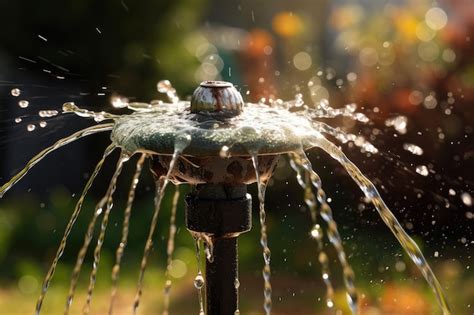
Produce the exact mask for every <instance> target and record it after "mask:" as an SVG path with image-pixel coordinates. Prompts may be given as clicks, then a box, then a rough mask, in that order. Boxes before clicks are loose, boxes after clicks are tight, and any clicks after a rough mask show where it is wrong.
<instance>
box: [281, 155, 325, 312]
mask: <svg viewBox="0 0 474 315" xmlns="http://www.w3.org/2000/svg"><path fill="white" fill-rule="evenodd" d="M290 165H291V167H292V168H293V169H294V170H295V172H296V174H297V175H296V178H297V181H298V183H299V185H300V186H301V187H302V188H303V190H304V200H305V203H306V205H307V206H308V208H309V211H310V215H311V220H312V224H313V228H312V230H311V236H312V237H314V238H315V239H316V242H317V244H318V253H319V254H318V261H319V263H320V264H321V277H322V279H323V282H324V284H325V285H326V305H327V306H328V307H332V306H333V305H334V288H333V285H332V281H331V274H330V270H329V260H328V256H327V254H326V252H325V251H324V244H323V236H324V235H323V234H324V231H323V229H322V227H321V226H320V225H319V224H318V221H317V216H318V210H317V201H316V196H315V195H314V193H313V190H312V189H311V184H310V180H311V179H310V177H309V175H308V173H307V172H306V171H305V169H304V168H303V166H302V165H301V159H300V158H299V156H298V155H297V154H294V153H291V154H290Z"/></svg>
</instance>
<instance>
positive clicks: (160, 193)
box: [133, 148, 184, 314]
mask: <svg viewBox="0 0 474 315" xmlns="http://www.w3.org/2000/svg"><path fill="white" fill-rule="evenodd" d="M183 149H184V148H183ZM181 152H182V149H175V152H174V154H173V157H172V159H171V162H170V165H169V169H168V172H167V174H166V176H163V177H161V178H160V179H159V180H158V181H157V183H156V193H155V209H154V211H153V217H152V219H151V224H150V230H149V232H148V237H147V240H146V243H145V249H144V251H143V257H142V261H141V264H140V274H139V276H138V284H137V293H136V295H135V300H134V303H133V314H136V313H137V309H138V306H139V304H140V298H141V296H142V293H143V278H144V276H145V270H146V266H147V263H148V256H149V255H150V252H151V249H152V247H153V235H154V234H155V229H156V224H157V222H158V213H159V212H160V207H161V202H162V200H163V197H164V195H165V190H166V187H167V186H168V183H169V178H170V175H171V172H172V171H173V169H174V167H175V165H176V161H177V160H178V157H179V155H180V154H181Z"/></svg>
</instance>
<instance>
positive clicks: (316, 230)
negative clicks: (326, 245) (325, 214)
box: [311, 224, 323, 239]
mask: <svg viewBox="0 0 474 315" xmlns="http://www.w3.org/2000/svg"><path fill="white" fill-rule="evenodd" d="M311 237H313V238H315V239H321V238H322V237H323V233H322V229H321V226H320V225H319V224H316V225H315V226H314V227H313V229H312V230H311Z"/></svg>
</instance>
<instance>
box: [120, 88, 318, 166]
mask: <svg viewBox="0 0 474 315" xmlns="http://www.w3.org/2000/svg"><path fill="white" fill-rule="evenodd" d="M312 137H314V127H313V126H312V124H311V122H310V120H308V119H307V118H305V117H302V116H301V115H298V114H296V113H290V112H288V110H287V109H284V108H278V107H274V106H272V107H270V106H268V105H266V104H260V103H259V104H252V103H243V101H242V96H241V95H240V93H239V92H238V91H237V89H236V88H235V87H234V86H233V85H232V84H231V83H228V82H222V81H205V82H203V83H201V85H200V86H199V87H198V88H197V89H196V90H195V92H194V94H193V98H192V100H191V102H185V101H180V102H178V103H171V104H161V105H159V106H154V107H153V108H151V109H150V110H147V111H138V112H135V113H132V114H130V115H123V116H120V117H119V118H117V119H116V123H115V125H114V128H113V130H112V134H111V138H112V141H113V142H114V143H116V144H117V145H118V146H120V147H121V148H122V149H124V150H125V151H127V152H137V151H141V152H148V153H152V154H160V155H171V154H173V152H174V150H175V146H176V144H177V141H178V142H179V141H180V139H182V141H183V142H188V141H189V144H188V143H186V145H187V146H186V148H185V149H184V151H183V155H185V156H194V157H208V156H222V155H224V156H247V157H249V156H251V155H252V154H255V153H257V154H258V155H278V154H282V153H287V152H292V151H295V150H299V149H301V146H302V145H303V146H304V148H305V149H307V148H309V147H311V144H310V143H311V141H310V139H311V138H312ZM305 140H306V141H305ZM178 144H179V143H178Z"/></svg>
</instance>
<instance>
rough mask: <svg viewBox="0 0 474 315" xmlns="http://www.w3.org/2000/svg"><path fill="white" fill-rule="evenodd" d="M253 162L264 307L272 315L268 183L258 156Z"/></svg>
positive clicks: (253, 158)
mask: <svg viewBox="0 0 474 315" xmlns="http://www.w3.org/2000/svg"><path fill="white" fill-rule="evenodd" d="M252 163H253V167H254V169H255V177H256V178H257V187H258V201H259V206H258V208H259V218H260V245H262V249H263V261H264V267H263V271H262V274H263V280H264V283H263V296H264V302H263V308H264V310H265V313H266V314H267V315H270V313H271V311H272V285H271V282H270V277H271V269H270V258H271V252H270V248H269V247H268V236H267V224H266V212H265V191H266V189H267V183H266V182H264V181H262V180H261V178H260V172H259V168H258V157H257V155H252Z"/></svg>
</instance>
